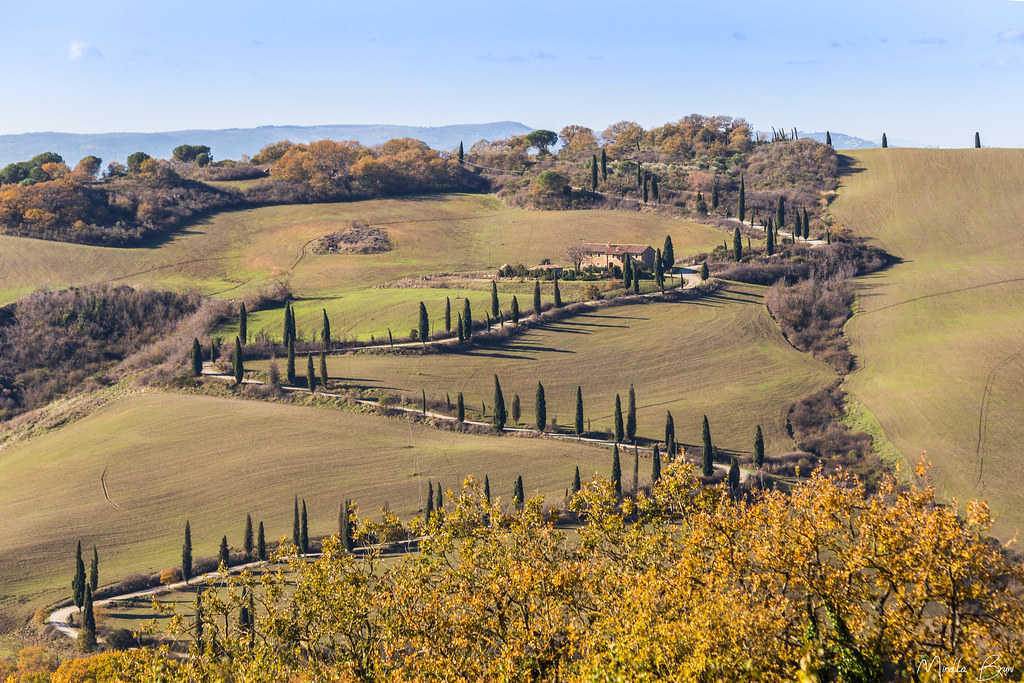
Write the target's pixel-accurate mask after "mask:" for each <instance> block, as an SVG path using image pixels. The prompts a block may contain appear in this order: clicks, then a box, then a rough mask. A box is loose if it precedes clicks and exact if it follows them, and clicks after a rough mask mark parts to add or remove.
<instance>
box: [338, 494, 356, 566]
mask: <svg viewBox="0 0 1024 683" xmlns="http://www.w3.org/2000/svg"><path fill="white" fill-rule="evenodd" d="M355 526H356V525H355V522H353V521H352V500H351V499H349V498H346V499H345V518H344V524H342V527H341V547H342V548H343V549H344V550H345V552H348V553H350V552H352V550H353V548H355V545H356V543H355Z"/></svg>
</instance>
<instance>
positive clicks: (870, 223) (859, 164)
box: [834, 149, 1024, 535]
mask: <svg viewBox="0 0 1024 683" xmlns="http://www.w3.org/2000/svg"><path fill="white" fill-rule="evenodd" d="M850 156H851V157H852V169H851V171H852V172H850V173H848V174H847V175H846V176H845V177H844V178H843V180H842V186H841V190H840V195H839V199H838V200H837V202H836V203H835V204H834V212H835V215H836V217H837V218H838V219H839V221H840V222H841V223H843V224H845V225H846V226H848V227H850V228H852V229H853V230H854V231H855V232H856V233H857V234H860V235H863V236H867V237H870V238H872V240H873V242H874V243H876V244H878V246H880V247H882V248H884V249H885V250H886V251H888V252H889V253H891V254H893V255H894V256H897V257H899V258H900V259H903V262H902V263H898V264H896V265H894V266H892V267H891V268H888V269H886V270H883V271H881V272H878V273H875V274H874V275H871V276H868V277H865V278H858V301H857V305H858V309H859V312H858V314H857V315H856V316H855V317H854V318H853V319H852V320H851V321H850V322H849V323H848V324H847V327H846V332H847V335H848V337H849V339H850V341H851V343H852V349H853V352H854V353H855V354H856V356H857V362H858V370H857V371H856V372H854V373H853V374H852V375H851V376H850V378H849V380H848V382H847V385H848V388H849V389H850V390H851V391H852V392H853V393H854V394H856V396H857V397H858V398H860V399H861V400H862V401H863V402H864V404H865V405H866V406H867V408H868V409H869V410H870V411H871V412H872V413H874V415H875V416H876V417H877V418H878V420H879V421H880V422H881V424H882V426H883V428H884V429H885V432H886V434H887V435H888V437H889V439H890V440H891V441H892V443H893V444H894V445H895V446H896V448H897V449H899V451H900V452H901V453H902V455H903V457H904V458H906V459H907V460H908V461H910V462H916V460H917V459H918V458H919V457H920V455H921V453H922V452H924V451H927V454H928V459H929V460H930V461H932V463H934V469H933V470H932V473H933V475H934V476H935V481H936V484H937V485H938V487H939V490H940V492H944V493H946V494H947V495H950V496H956V497H958V498H960V499H961V500H965V499H968V498H975V497H984V498H986V499H987V500H988V501H989V503H990V504H991V505H992V507H993V509H994V510H995V512H997V513H998V514H1000V515H1001V520H1000V522H999V523H998V524H997V530H998V531H999V532H1000V534H1002V535H1010V534H1012V533H1013V532H1014V531H1015V530H1016V529H1018V528H1021V527H1022V525H1024V505H1022V503H1024V494H1022V493H1021V492H1022V491H1024V487H1022V485H1021V480H1020V464H1021V461H1022V456H1021V450H1020V444H1021V443H1024V422H1022V421H1021V420H1020V409H1019V406H1020V404H1021V400H1022V399H1024V344H1022V342H1021V339H1024V241H1022V240H1021V239H1020V226H1019V223H1020V216H1021V215H1024V151H1022V150H998V149H984V150H976V149H969V150H941V151H940V150H910V149H898V150H896V149H889V150H868V151H858V152H853V153H850Z"/></svg>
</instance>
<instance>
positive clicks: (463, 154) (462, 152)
mask: <svg viewBox="0 0 1024 683" xmlns="http://www.w3.org/2000/svg"><path fill="white" fill-rule="evenodd" d="M465 158H466V151H465V149H463V147H462V140H459V166H462V163H463V161H464V160H465Z"/></svg>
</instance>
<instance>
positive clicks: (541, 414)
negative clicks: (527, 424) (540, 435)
mask: <svg viewBox="0 0 1024 683" xmlns="http://www.w3.org/2000/svg"><path fill="white" fill-rule="evenodd" d="M533 412H534V415H536V422H535V424H536V426H537V429H538V430H539V431H541V432H543V431H544V429H545V427H547V426H548V404H547V401H546V400H545V399H544V385H543V384H541V383H540V382H537V395H536V396H534V399H533Z"/></svg>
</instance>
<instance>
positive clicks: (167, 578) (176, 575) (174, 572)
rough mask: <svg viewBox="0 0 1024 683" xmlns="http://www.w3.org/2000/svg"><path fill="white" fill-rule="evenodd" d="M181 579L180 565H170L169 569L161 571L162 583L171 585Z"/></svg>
mask: <svg viewBox="0 0 1024 683" xmlns="http://www.w3.org/2000/svg"><path fill="white" fill-rule="evenodd" d="M179 581H181V568H180V567H168V568H167V569H165V570H163V571H162V572H160V583H161V585H164V586H169V585H171V584H172V583H178V582H179Z"/></svg>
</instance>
